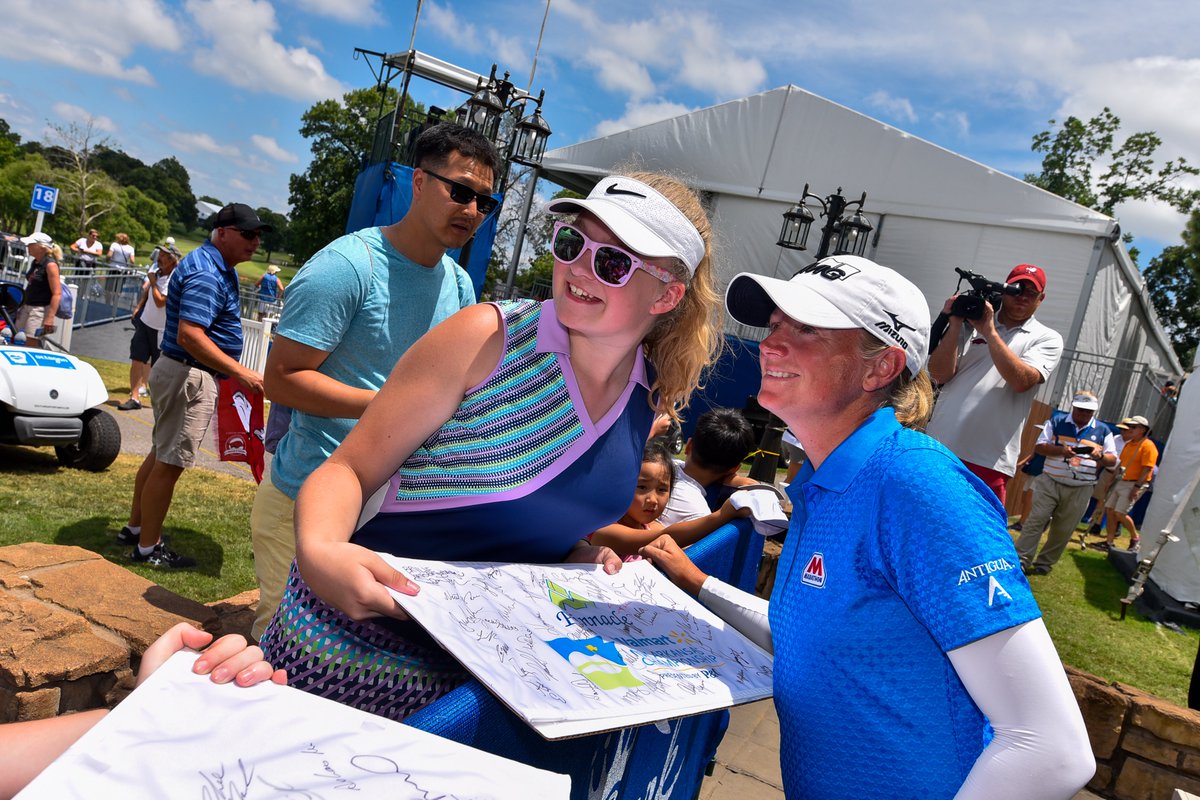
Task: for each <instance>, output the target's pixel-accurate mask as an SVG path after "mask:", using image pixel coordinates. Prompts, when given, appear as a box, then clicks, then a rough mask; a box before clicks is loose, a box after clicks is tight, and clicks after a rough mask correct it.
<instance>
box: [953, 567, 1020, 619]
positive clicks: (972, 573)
mask: <svg viewBox="0 0 1200 800" xmlns="http://www.w3.org/2000/svg"><path fill="white" fill-rule="evenodd" d="M1013 569H1014V567H1013V563H1012V562H1011V561H1009V560H1008V559H1007V558H997V559H994V560H992V561H984V562H982V563H980V564H975V565H974V566H970V567H967V568H966V569H960V570H959V571H958V585H959V586H962V585H963V584H964V583H971V582H973V581H975V580H976V579H983V578H987V604H988V608H996V607H997V606H1003V605H1007V604H1008V603H1010V602H1011V601H1012V599H1013V597H1012V595H1011V594H1009V593H1008V590H1007V589H1005V588H1004V586H1003V585H1001V583H1000V581H999V580H997V576H1002V575H1003V574H1004V573H1005V572H1011V571H1012V570H1013Z"/></svg>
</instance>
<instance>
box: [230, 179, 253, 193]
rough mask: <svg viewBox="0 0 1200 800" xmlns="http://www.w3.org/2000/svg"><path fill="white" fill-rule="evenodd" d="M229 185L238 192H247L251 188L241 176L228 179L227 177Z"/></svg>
mask: <svg viewBox="0 0 1200 800" xmlns="http://www.w3.org/2000/svg"><path fill="white" fill-rule="evenodd" d="M229 185H230V186H231V187H233V188H234V189H237V190H238V191H239V192H249V191H252V188H251V186H250V184H248V183H246V182H245V181H244V180H242V179H241V178H230V179H229Z"/></svg>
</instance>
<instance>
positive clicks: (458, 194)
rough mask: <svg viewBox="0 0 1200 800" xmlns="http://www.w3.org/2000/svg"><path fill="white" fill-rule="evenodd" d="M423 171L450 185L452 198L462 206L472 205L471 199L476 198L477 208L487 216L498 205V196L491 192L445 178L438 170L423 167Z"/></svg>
mask: <svg viewBox="0 0 1200 800" xmlns="http://www.w3.org/2000/svg"><path fill="white" fill-rule="evenodd" d="M422 172H424V173H425V174H426V175H432V176H433V177H435V178H437V179H438V180H439V181H441V182H442V183H444V184H446V185H447V186H448V187H450V199H451V200H453V201H454V202H456V203H458V204H459V205H460V206H465V205H470V203H471V201H472V200H474V201H475V208H477V209H478V210H479V213H480V214H483V215H484V216H485V217H486V216H487V215H488V214H490V213H492V209H494V208H495V207H496V198H494V197H492V196H491V195H490V194H484V193H483V192H477V191H475V190H474V189H472V188H471V187H470V186H467V185H466V184H465V183H459V182H458V181H452V180H450V179H449V178H444V177H442V176H441V175H438V174H437V173H436V172H432V171H430V170H427V169H422Z"/></svg>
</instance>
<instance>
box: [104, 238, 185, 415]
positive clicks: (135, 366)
mask: <svg viewBox="0 0 1200 800" xmlns="http://www.w3.org/2000/svg"><path fill="white" fill-rule="evenodd" d="M181 258H183V254H182V253H180V252H179V250H178V249H177V248H176V247H175V246H174V245H163V246H162V247H156V248H155V249H154V254H153V257H152V259H151V265H150V269H149V270H148V271H147V272H146V280H144V281H143V282H142V293H141V296H140V297H139V298H138V304H137V308H135V309H134V311H133V337H132V338H131V339H130V340H129V399H128V400H126V401H125V402H124V403H121V404H120V405H119V406H117V408H119V409H121V410H122V411H133V410H136V409H139V408H141V407H142V402H141V399H140V397H141V396H142V395H145V394H147V392H146V382H147V381H148V380H149V379H150V368H151V367H152V366H153V365H154V362H156V361H158V354H159V343H158V340H159V337H160V336H161V335H162V330H163V328H165V327H166V325H167V289H168V284H169V283H170V281H171V273H172V272H174V270H175V265H176V264H178V263H179V260H180V259H181Z"/></svg>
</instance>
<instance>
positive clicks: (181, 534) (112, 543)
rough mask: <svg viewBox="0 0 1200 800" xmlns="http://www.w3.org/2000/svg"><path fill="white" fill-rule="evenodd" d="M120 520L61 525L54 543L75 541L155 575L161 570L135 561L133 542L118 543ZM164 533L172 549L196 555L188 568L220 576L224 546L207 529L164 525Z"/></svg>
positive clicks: (133, 567)
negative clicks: (194, 563) (131, 554)
mask: <svg viewBox="0 0 1200 800" xmlns="http://www.w3.org/2000/svg"><path fill="white" fill-rule="evenodd" d="M121 524H123V523H120V522H115V523H114V521H113V520H112V519H111V518H110V517H99V516H95V517H88V518H87V519H81V520H79V521H77V522H73V523H71V524H69V525H64V526H62V527H61V528H59V529H58V532H57V533H56V534H55V536H54V542H55V544H67V545H75V546H76V547H82V548H84V549H86V550H91V551H92V552H94V553H99V554H100V555H102V556H104V557H105V558H106V559H108V560H109V561H111V562H113V563H114V564H119V565H120V566H122V567H125V568H126V569H131V570H133V571H134V572H137V573H138V574H139V575H143V576H145V577H148V578H150V579H151V580H153V579H154V576H155V575H156V574H158V573H160V572H161V570H159V569H157V568H155V567H149V566H146V565H144V564H136V563H134V562H133V560H132V559H131V558H130V553H131V552H132V551H133V546H132V545H127V544H118V543H117V538H116V531H117V530H118V529H119V527H120V525H121ZM164 533H165V534H166V536H167V538H168V539H169V540H170V543H171V549H172V550H177V551H179V552H180V553H182V554H184V555H188V556H191V557H192V558H194V559H196V566H194V567H190V568H189V569H187V570H186V571H187V572H191V573H195V574H199V575H207V576H209V577H212V578H220V577H221V567H222V566H223V565H224V563H225V548H224V547H222V546H221V544H220V543H219V542H217V541H216V540H215V539H213V538H212V537H211V536H209V535H208V534H207V533H201V532H200V531H197V530H193V529H191V528H177V527H171V526H169V525H168V526H167V528H166V529H165V531H164Z"/></svg>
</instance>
